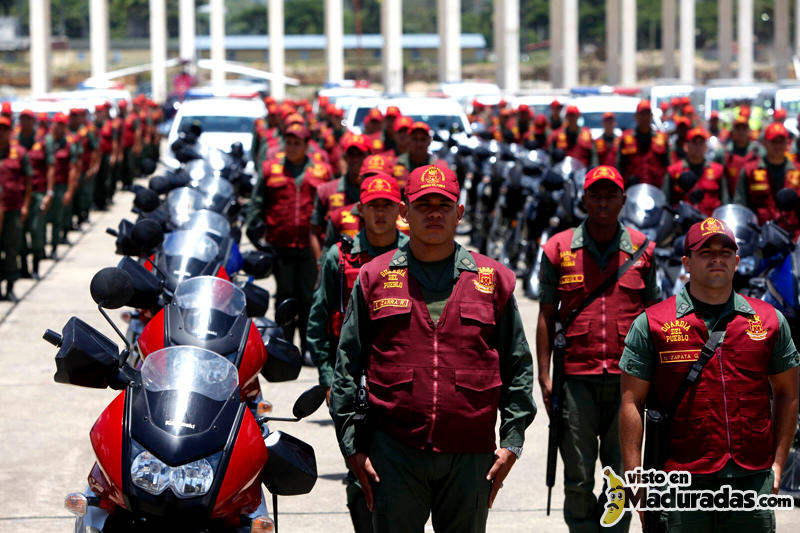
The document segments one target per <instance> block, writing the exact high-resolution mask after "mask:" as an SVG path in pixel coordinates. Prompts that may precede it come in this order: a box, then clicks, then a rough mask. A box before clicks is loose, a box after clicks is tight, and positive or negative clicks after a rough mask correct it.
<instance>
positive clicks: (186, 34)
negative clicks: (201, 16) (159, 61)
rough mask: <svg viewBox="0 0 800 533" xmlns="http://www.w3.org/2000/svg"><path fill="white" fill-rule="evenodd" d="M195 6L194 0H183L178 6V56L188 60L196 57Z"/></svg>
mask: <svg viewBox="0 0 800 533" xmlns="http://www.w3.org/2000/svg"><path fill="white" fill-rule="evenodd" d="M194 9H195V6H194V0H181V3H180V6H179V7H178V35H179V41H180V44H179V51H178V57H180V58H181V59H185V60H187V61H194V60H195V57H196V52H195V44H194V36H195V11H194Z"/></svg>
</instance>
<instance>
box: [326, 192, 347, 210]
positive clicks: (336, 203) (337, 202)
mask: <svg viewBox="0 0 800 533" xmlns="http://www.w3.org/2000/svg"><path fill="white" fill-rule="evenodd" d="M328 201H329V202H330V204H331V207H342V206H344V194H342V193H340V192H339V193H336V194H332V195H330V198H328Z"/></svg>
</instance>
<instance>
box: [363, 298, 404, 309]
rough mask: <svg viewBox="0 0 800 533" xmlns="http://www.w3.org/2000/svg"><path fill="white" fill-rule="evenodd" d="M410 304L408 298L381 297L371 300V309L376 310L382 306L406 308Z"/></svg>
mask: <svg viewBox="0 0 800 533" xmlns="http://www.w3.org/2000/svg"><path fill="white" fill-rule="evenodd" d="M410 305H411V301H410V300H409V299H408V298H381V299H380V300H375V301H373V302H372V310H373V311H378V310H380V309H383V308H384V307H401V308H406V307H409V306H410Z"/></svg>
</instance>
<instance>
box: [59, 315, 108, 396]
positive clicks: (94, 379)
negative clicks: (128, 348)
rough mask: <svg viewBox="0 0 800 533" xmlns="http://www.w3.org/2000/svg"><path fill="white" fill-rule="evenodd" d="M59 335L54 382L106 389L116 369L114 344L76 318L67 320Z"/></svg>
mask: <svg viewBox="0 0 800 533" xmlns="http://www.w3.org/2000/svg"><path fill="white" fill-rule="evenodd" d="M61 336H62V341H61V346H60V348H59V350H58V353H57V354H56V374H55V376H54V379H55V381H56V382H57V383H69V384H72V385H78V386H80V387H90V388H93V389H105V388H106V387H108V385H109V381H110V380H112V379H113V378H114V376H116V375H117V373H118V369H119V349H118V348H117V345H116V344H115V343H114V342H113V341H112V340H111V339H109V338H108V337H106V336H105V335H103V334H102V333H100V332H99V331H97V330H96V329H94V328H93V327H92V326H90V325H89V324H87V323H86V322H84V321H83V320H81V319H79V318H77V317H72V318H70V319H69V321H68V322H67V323H66V325H65V326H64V329H62V330H61Z"/></svg>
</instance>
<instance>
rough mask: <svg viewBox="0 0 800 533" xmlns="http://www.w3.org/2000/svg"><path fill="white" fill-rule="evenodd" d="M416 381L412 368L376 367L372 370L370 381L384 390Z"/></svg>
mask: <svg viewBox="0 0 800 533" xmlns="http://www.w3.org/2000/svg"><path fill="white" fill-rule="evenodd" d="M413 380H414V369H413V368H411V367H376V368H372V369H370V372H369V381H370V383H374V384H375V385H379V386H381V387H384V388H391V387H396V386H398V385H402V384H404V383H411V382H412V381H413Z"/></svg>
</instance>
